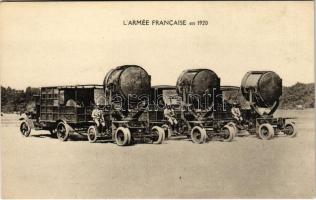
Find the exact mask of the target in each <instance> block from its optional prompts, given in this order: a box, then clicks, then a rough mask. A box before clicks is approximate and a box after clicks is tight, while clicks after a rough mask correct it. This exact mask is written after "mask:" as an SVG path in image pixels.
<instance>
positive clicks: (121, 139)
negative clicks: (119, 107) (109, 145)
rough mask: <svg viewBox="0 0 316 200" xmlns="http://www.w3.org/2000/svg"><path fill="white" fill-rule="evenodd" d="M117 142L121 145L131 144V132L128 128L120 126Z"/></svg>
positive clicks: (116, 133)
mask: <svg viewBox="0 0 316 200" xmlns="http://www.w3.org/2000/svg"><path fill="white" fill-rule="evenodd" d="M114 137H115V142H116V144H117V145H119V146H126V145H129V144H130V142H131V132H130V130H129V129H128V128H124V127H119V128H118V129H117V130H116V132H115V134H114Z"/></svg>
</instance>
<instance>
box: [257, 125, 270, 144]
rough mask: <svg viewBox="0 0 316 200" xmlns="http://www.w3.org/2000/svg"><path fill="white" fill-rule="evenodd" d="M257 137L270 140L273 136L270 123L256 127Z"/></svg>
mask: <svg viewBox="0 0 316 200" xmlns="http://www.w3.org/2000/svg"><path fill="white" fill-rule="evenodd" d="M258 135H259V138H261V139H262V140H270V139H271V138H272V137H273V136H274V129H273V127H272V125H271V124H268V123H265V124H261V125H260V126H259V129H258Z"/></svg>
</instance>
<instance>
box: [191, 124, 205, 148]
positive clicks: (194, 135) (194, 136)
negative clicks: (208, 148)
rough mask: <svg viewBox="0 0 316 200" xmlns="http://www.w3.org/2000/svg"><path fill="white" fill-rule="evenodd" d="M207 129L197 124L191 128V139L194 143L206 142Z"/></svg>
mask: <svg viewBox="0 0 316 200" xmlns="http://www.w3.org/2000/svg"><path fill="white" fill-rule="evenodd" d="M206 138H207V135H206V130H205V129H204V128H201V127H199V126H195V127H193V128H192V130H191V140H192V141H193V143H197V144H202V143H205V142H206Z"/></svg>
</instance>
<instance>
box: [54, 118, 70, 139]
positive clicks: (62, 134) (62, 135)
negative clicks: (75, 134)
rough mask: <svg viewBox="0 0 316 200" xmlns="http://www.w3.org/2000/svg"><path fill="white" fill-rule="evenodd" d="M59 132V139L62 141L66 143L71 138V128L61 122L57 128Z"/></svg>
mask: <svg viewBox="0 0 316 200" xmlns="http://www.w3.org/2000/svg"><path fill="white" fill-rule="evenodd" d="M56 131H57V138H58V139H60V140H61V141H66V140H67V139H68V137H69V128H68V127H67V125H66V123H64V122H59V123H58V125H57V128H56Z"/></svg>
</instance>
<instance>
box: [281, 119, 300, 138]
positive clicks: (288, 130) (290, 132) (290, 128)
mask: <svg viewBox="0 0 316 200" xmlns="http://www.w3.org/2000/svg"><path fill="white" fill-rule="evenodd" d="M284 133H285V135H287V136H289V137H295V136H296V135H297V130H296V127H295V125H294V123H293V122H290V123H287V124H285V129H284Z"/></svg>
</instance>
